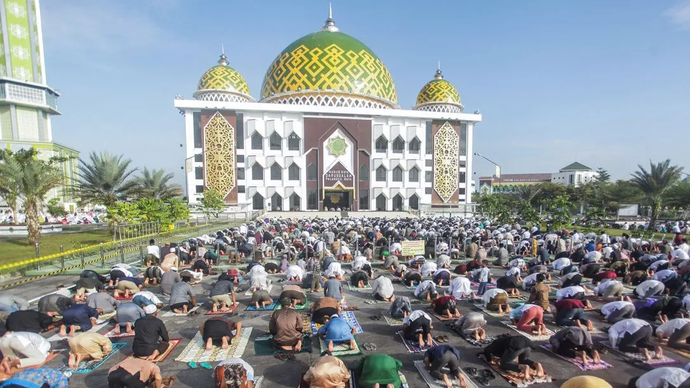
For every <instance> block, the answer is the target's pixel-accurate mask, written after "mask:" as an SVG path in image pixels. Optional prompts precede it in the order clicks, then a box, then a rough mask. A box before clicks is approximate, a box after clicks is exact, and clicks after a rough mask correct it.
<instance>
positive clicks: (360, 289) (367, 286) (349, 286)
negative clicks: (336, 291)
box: [347, 282, 373, 292]
mask: <svg viewBox="0 0 690 388" xmlns="http://www.w3.org/2000/svg"><path fill="white" fill-rule="evenodd" d="M347 287H348V289H349V290H350V291H354V292H366V291H371V290H373V288H372V287H371V284H367V285H365V286H364V287H361V288H360V287H355V286H353V285H352V284H350V282H348V283H347Z"/></svg>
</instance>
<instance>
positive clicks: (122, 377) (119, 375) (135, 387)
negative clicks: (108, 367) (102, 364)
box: [108, 368, 146, 388]
mask: <svg viewBox="0 0 690 388" xmlns="http://www.w3.org/2000/svg"><path fill="white" fill-rule="evenodd" d="M108 388H146V384H145V383H144V382H142V381H141V380H140V379H139V372H137V373H135V374H133V375H131V374H129V372H127V371H126V370H124V369H122V368H117V369H115V370H114V371H112V372H110V374H108Z"/></svg>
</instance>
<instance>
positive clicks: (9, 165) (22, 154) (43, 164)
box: [0, 148, 67, 244]
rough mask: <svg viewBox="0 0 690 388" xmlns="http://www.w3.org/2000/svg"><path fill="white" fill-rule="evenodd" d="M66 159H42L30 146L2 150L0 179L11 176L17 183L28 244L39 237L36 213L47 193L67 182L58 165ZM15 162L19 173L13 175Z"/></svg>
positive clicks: (38, 223) (38, 212)
mask: <svg viewBox="0 0 690 388" xmlns="http://www.w3.org/2000/svg"><path fill="white" fill-rule="evenodd" d="M65 160H66V158H62V157H52V158H49V159H47V160H44V159H42V158H39V157H38V153H37V152H36V150H35V149H33V148H30V149H28V150H20V151H17V152H16V153H12V154H5V157H4V158H3V160H2V161H1V162H0V177H4V178H0V179H2V180H3V181H4V180H13V181H14V183H15V184H16V185H17V191H16V192H17V199H21V200H22V202H23V205H24V214H25V215H26V227H27V229H28V233H29V243H31V244H36V243H38V242H39V241H40V240H41V226H40V222H39V215H40V212H41V210H42V208H43V206H44V205H45V202H46V199H47V198H46V197H47V196H48V193H49V192H50V190H52V189H54V188H56V187H59V186H61V185H63V184H65V183H67V182H65V177H64V175H63V174H62V169H61V165H60V164H61V163H62V162H64V161H65ZM17 166H19V167H20V173H19V175H16V174H17V171H16V167H17ZM15 218H16V217H15Z"/></svg>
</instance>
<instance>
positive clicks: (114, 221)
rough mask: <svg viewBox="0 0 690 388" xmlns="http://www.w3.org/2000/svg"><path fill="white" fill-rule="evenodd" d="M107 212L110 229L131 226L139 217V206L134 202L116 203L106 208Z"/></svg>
mask: <svg viewBox="0 0 690 388" xmlns="http://www.w3.org/2000/svg"><path fill="white" fill-rule="evenodd" d="M107 212H108V220H109V221H110V225H111V226H112V227H114V226H115V225H118V224H132V223H134V222H135V221H137V220H139V217H140V216H141V211H140V210H139V206H138V205H137V204H136V203H134V202H116V203H115V204H114V205H113V206H110V207H108V208H107Z"/></svg>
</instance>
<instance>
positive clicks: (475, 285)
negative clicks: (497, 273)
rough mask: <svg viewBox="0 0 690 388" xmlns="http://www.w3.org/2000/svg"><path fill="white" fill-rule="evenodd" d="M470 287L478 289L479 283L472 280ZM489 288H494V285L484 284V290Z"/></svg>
mask: <svg viewBox="0 0 690 388" xmlns="http://www.w3.org/2000/svg"><path fill="white" fill-rule="evenodd" d="M470 285H471V286H474V287H479V283H477V282H475V281H474V280H470ZM489 288H496V283H486V289H487V290H488V289H489Z"/></svg>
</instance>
